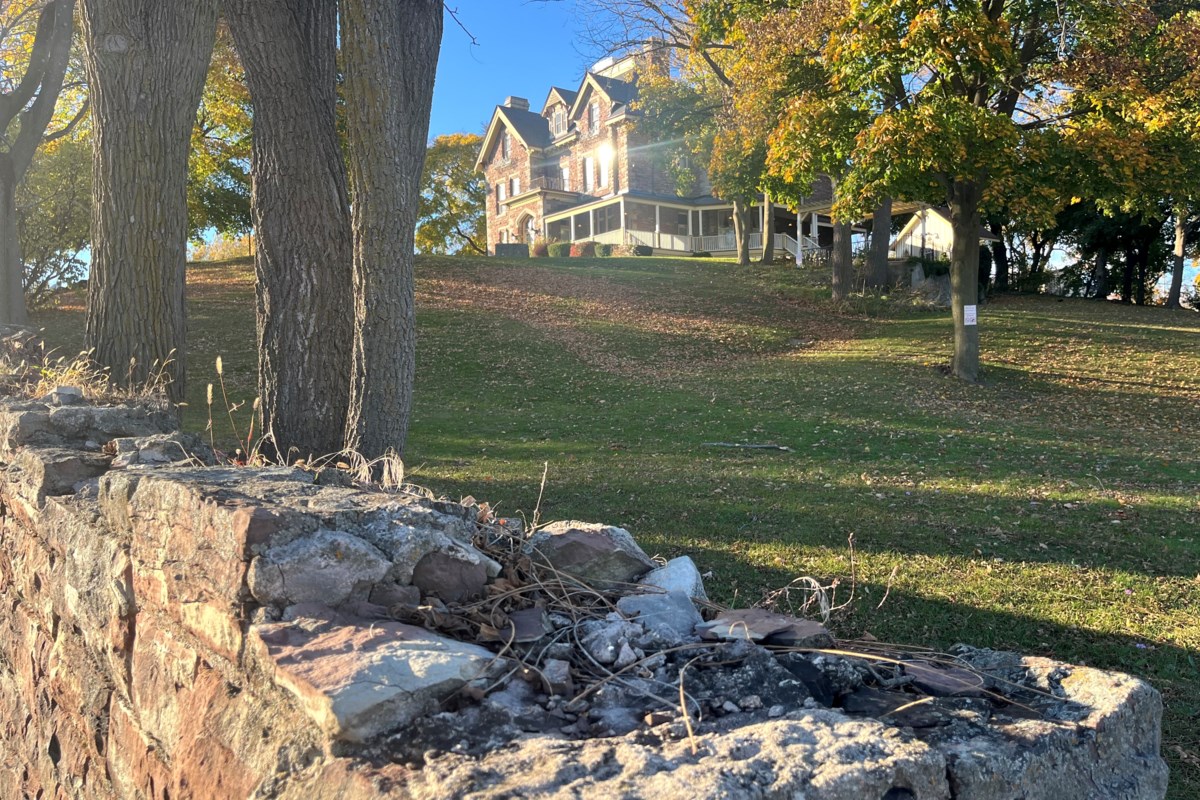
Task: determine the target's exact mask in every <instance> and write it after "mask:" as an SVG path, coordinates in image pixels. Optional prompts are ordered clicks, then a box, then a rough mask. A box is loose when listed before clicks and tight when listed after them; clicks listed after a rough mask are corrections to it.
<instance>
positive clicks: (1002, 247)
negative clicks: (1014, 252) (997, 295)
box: [990, 220, 1009, 292]
mask: <svg viewBox="0 0 1200 800" xmlns="http://www.w3.org/2000/svg"><path fill="white" fill-rule="evenodd" d="M990 230H991V232H992V235H993V236H995V237H996V238H997V239H998V240H999V241H996V242H993V243H992V261H993V262H995V265H996V291H997V292H1007V291H1008V271H1009V265H1008V246H1007V245H1006V244H1005V242H1004V226H1003V225H1002V224H1001V223H1000V222H998V221H995V220H993V221H992V224H991V227H990Z"/></svg>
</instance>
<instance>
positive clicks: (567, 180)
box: [562, 167, 571, 192]
mask: <svg viewBox="0 0 1200 800" xmlns="http://www.w3.org/2000/svg"><path fill="white" fill-rule="evenodd" d="M562 190H563V191H564V192H569V191H571V168H570V167H563V168H562Z"/></svg>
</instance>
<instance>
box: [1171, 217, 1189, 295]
mask: <svg viewBox="0 0 1200 800" xmlns="http://www.w3.org/2000/svg"><path fill="white" fill-rule="evenodd" d="M1187 223H1188V218H1187V211H1186V210H1184V208H1183V207H1182V206H1180V207H1179V208H1177V209H1175V251H1174V253H1173V258H1172V264H1171V290H1170V292H1169V293H1168V294H1167V308H1179V295H1180V294H1181V293H1182V291H1183V254H1184V249H1185V248H1186V246H1187Z"/></svg>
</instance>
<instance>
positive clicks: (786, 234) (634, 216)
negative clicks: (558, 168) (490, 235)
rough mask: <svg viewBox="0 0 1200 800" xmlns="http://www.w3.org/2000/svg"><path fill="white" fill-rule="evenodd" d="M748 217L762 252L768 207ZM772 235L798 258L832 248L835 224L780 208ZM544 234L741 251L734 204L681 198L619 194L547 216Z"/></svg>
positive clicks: (755, 246) (667, 248) (754, 244)
mask: <svg viewBox="0 0 1200 800" xmlns="http://www.w3.org/2000/svg"><path fill="white" fill-rule="evenodd" d="M753 210H754V213H752V214H751V215H750V249H751V250H760V251H761V250H762V247H763V235H764V230H763V229H764V226H765V225H766V222H767V220H766V207H765V206H764V205H756V206H754V207H753ZM771 228H772V230H771V231H769V232H767V233H768V235H770V236H772V239H773V244H774V247H775V249H776V250H778V251H780V252H786V253H789V254H791V255H793V256H796V255H798V254H800V253H803V252H811V251H816V250H821V249H824V248H827V247H829V246H830V245H831V244H832V243H833V225H832V222H831V221H830V219H829V217H828V216H825V215H821V214H818V213H808V214H804V213H802V214H800V215H799V217H798V216H797V215H796V214H795V213H792V212H790V211H788V210H787V209H786V208H783V207H780V206H776V207H775V213H774V222H773V225H771ZM542 233H543V235H544V236H545V237H546V238H547V239H549V240H551V241H559V242H577V241H592V242H597V243H599V244H613V245H642V246H645V247H650V248H652V249H654V250H655V251H663V252H668V253H693V252H708V253H731V252H734V251H735V250H736V249H737V242H736V240H735V237H734V233H733V206H732V205H721V204H719V203H717V204H714V203H711V202H710V203H704V204H690V203H687V202H686V201H683V200H674V199H659V198H648V197H639V196H635V195H621V196H617V197H609V198H602V199H600V200H596V201H593V202H591V203H586V204H583V205H580V206H576V207H574V208H570V209H564V210H560V211H557V212H555V213H551V214H547V215H546V216H545V218H544V221H543V232H542Z"/></svg>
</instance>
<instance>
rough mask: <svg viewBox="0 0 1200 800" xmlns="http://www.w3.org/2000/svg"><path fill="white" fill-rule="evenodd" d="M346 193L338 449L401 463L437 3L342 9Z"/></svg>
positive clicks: (348, 1) (359, 0)
mask: <svg viewBox="0 0 1200 800" xmlns="http://www.w3.org/2000/svg"><path fill="white" fill-rule="evenodd" d="M341 29H342V37H343V38H342V54H343V64H344V66H345V70H346V131H347V134H348V139H349V150H350V182H351V186H352V188H353V190H354V217H353V220H354V372H353V380H352V381H351V385H350V409H349V414H348V417H347V421H346V447H347V448H349V449H353V450H357V451H358V452H359V453H361V454H362V455H364V456H366V457H367V458H375V457H378V456H381V455H383V454H384V453H386V452H387V451H389V450H393V451H395V452H396V453H403V451H404V441H405V437H406V436H407V434H408V420H409V413H410V411H411V409H412V393H413V375H414V372H415V364H416V339H417V331H416V317H415V313H414V308H413V303H414V301H413V293H414V289H413V234H414V230H415V228H416V224H417V207H418V204H419V202H420V192H421V170H422V166H423V165H424V162H425V139H426V137H427V135H428V133H429V109H430V105H431V103H432V102H433V79H434V73H435V71H436V70H437V60H438V49H439V47H440V46H441V40H442V3H441V0H408V2H405V3H397V2H395V0H343V2H342V25H341Z"/></svg>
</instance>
